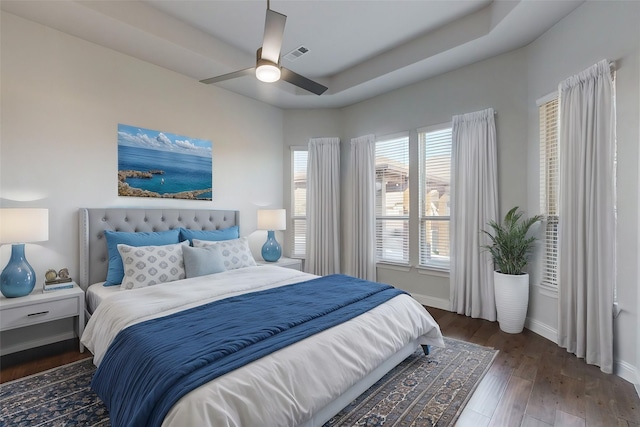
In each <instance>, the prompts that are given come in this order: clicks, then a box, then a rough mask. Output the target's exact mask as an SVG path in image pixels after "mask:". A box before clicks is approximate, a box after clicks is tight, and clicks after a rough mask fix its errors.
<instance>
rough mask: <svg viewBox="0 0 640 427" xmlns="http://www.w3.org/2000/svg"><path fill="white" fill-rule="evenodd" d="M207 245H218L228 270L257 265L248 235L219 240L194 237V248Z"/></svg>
mask: <svg viewBox="0 0 640 427" xmlns="http://www.w3.org/2000/svg"><path fill="white" fill-rule="evenodd" d="M206 246H216V247H217V248H218V251H219V252H220V255H222V259H223V261H224V267H225V268H226V269H227V270H235V269H237V268H243V267H253V266H255V265H257V264H256V260H255V259H253V255H252V254H251V249H249V239H248V238H246V237H240V238H239V239H233V240H222V241H219V242H211V241H207V240H198V239H193V247H194V248H203V247H206Z"/></svg>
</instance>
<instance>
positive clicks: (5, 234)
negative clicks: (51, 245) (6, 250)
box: [0, 208, 49, 243]
mask: <svg viewBox="0 0 640 427" xmlns="http://www.w3.org/2000/svg"><path fill="white" fill-rule="evenodd" d="M46 240H49V210H48V209H36V208H2V209H0V243H31V242H44V241H46Z"/></svg>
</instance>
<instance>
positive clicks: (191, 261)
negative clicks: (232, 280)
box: [182, 246, 227, 279]
mask: <svg viewBox="0 0 640 427" xmlns="http://www.w3.org/2000/svg"><path fill="white" fill-rule="evenodd" d="M182 256H183V258H184V271H185V273H186V275H187V279H189V278H191V277H198V276H205V275H207V274H216V273H222V272H223V271H227V269H226V268H225V266H224V260H223V259H222V256H221V255H220V250H219V249H218V248H217V247H216V246H207V247H203V248H192V247H191V246H184V247H183V248H182Z"/></svg>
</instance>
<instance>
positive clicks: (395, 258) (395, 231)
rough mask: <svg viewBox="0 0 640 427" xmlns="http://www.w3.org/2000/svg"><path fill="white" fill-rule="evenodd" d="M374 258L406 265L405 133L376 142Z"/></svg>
mask: <svg viewBox="0 0 640 427" xmlns="http://www.w3.org/2000/svg"><path fill="white" fill-rule="evenodd" d="M376 260H377V261H378V262H380V261H382V262H392V263H400V264H409V135H406V134H405V135H402V136H395V137H388V138H385V139H382V140H379V141H376Z"/></svg>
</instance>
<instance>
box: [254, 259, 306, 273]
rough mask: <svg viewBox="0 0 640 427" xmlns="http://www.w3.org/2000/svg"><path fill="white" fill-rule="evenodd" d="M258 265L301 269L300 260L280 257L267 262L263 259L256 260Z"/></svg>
mask: <svg viewBox="0 0 640 427" xmlns="http://www.w3.org/2000/svg"><path fill="white" fill-rule="evenodd" d="M256 263H257V264H258V265H277V266H278V267H284V268H290V269H292V270H298V271H302V260H301V259H293V258H285V257H281V258H280V259H279V260H277V261H276V262H268V261H265V260H263V259H261V260H256Z"/></svg>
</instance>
